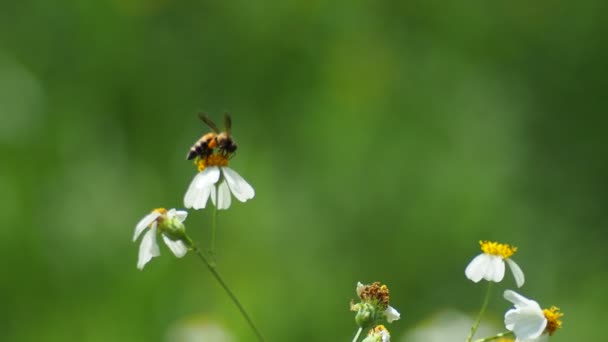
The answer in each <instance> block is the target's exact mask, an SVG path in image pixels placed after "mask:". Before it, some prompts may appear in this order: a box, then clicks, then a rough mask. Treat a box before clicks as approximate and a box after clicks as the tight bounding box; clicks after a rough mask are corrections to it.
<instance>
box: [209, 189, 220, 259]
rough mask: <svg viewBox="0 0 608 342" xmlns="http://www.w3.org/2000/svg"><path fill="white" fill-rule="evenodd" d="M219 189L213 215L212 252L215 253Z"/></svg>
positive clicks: (216, 190) (216, 191)
mask: <svg viewBox="0 0 608 342" xmlns="http://www.w3.org/2000/svg"><path fill="white" fill-rule="evenodd" d="M218 196H219V189H217V188H216V189H215V205H214V206H213V216H212V217H211V253H215V252H214V251H215V229H216V228H217V211H218V210H217V205H218V202H217V200H218Z"/></svg>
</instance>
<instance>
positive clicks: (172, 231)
mask: <svg viewBox="0 0 608 342" xmlns="http://www.w3.org/2000/svg"><path fill="white" fill-rule="evenodd" d="M167 216H168V215H167ZM158 229H159V232H160V233H162V234H164V235H165V236H166V237H167V238H169V239H171V240H172V241H181V242H183V243H184V244H185V245H186V247H188V249H192V247H193V242H192V239H190V237H189V236H188V235H187V234H186V226H184V223H183V221H181V220H180V219H179V218H177V217H176V216H173V217H170V218H169V217H168V218H166V219H163V220H161V221H160V223H159V224H158Z"/></svg>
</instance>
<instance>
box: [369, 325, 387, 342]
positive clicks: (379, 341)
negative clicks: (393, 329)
mask: <svg viewBox="0 0 608 342" xmlns="http://www.w3.org/2000/svg"><path fill="white" fill-rule="evenodd" d="M390 341H391V334H389V332H388V330H386V327H385V326H384V325H382V324H380V325H377V326H376V327H375V328H373V329H371V330H370V331H369V333H368V334H367V337H366V338H365V339H363V341H362V342H390Z"/></svg>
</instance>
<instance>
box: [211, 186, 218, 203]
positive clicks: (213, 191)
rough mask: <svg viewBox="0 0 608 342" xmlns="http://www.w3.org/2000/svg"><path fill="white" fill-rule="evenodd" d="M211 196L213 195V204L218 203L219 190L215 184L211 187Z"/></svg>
mask: <svg viewBox="0 0 608 342" xmlns="http://www.w3.org/2000/svg"><path fill="white" fill-rule="evenodd" d="M209 197H211V203H213V205H217V204H215V199H216V198H217V191H216V190H215V186H213V187H211V194H210V195H209Z"/></svg>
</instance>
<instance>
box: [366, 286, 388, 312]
mask: <svg viewBox="0 0 608 342" xmlns="http://www.w3.org/2000/svg"><path fill="white" fill-rule="evenodd" d="M360 297H361V299H362V300H366V301H370V302H377V303H378V304H380V305H381V306H382V307H383V308H386V307H388V304H389V295H388V287H387V286H386V285H380V282H374V283H373V284H371V285H365V287H364V288H363V290H362V291H361V295H360Z"/></svg>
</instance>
